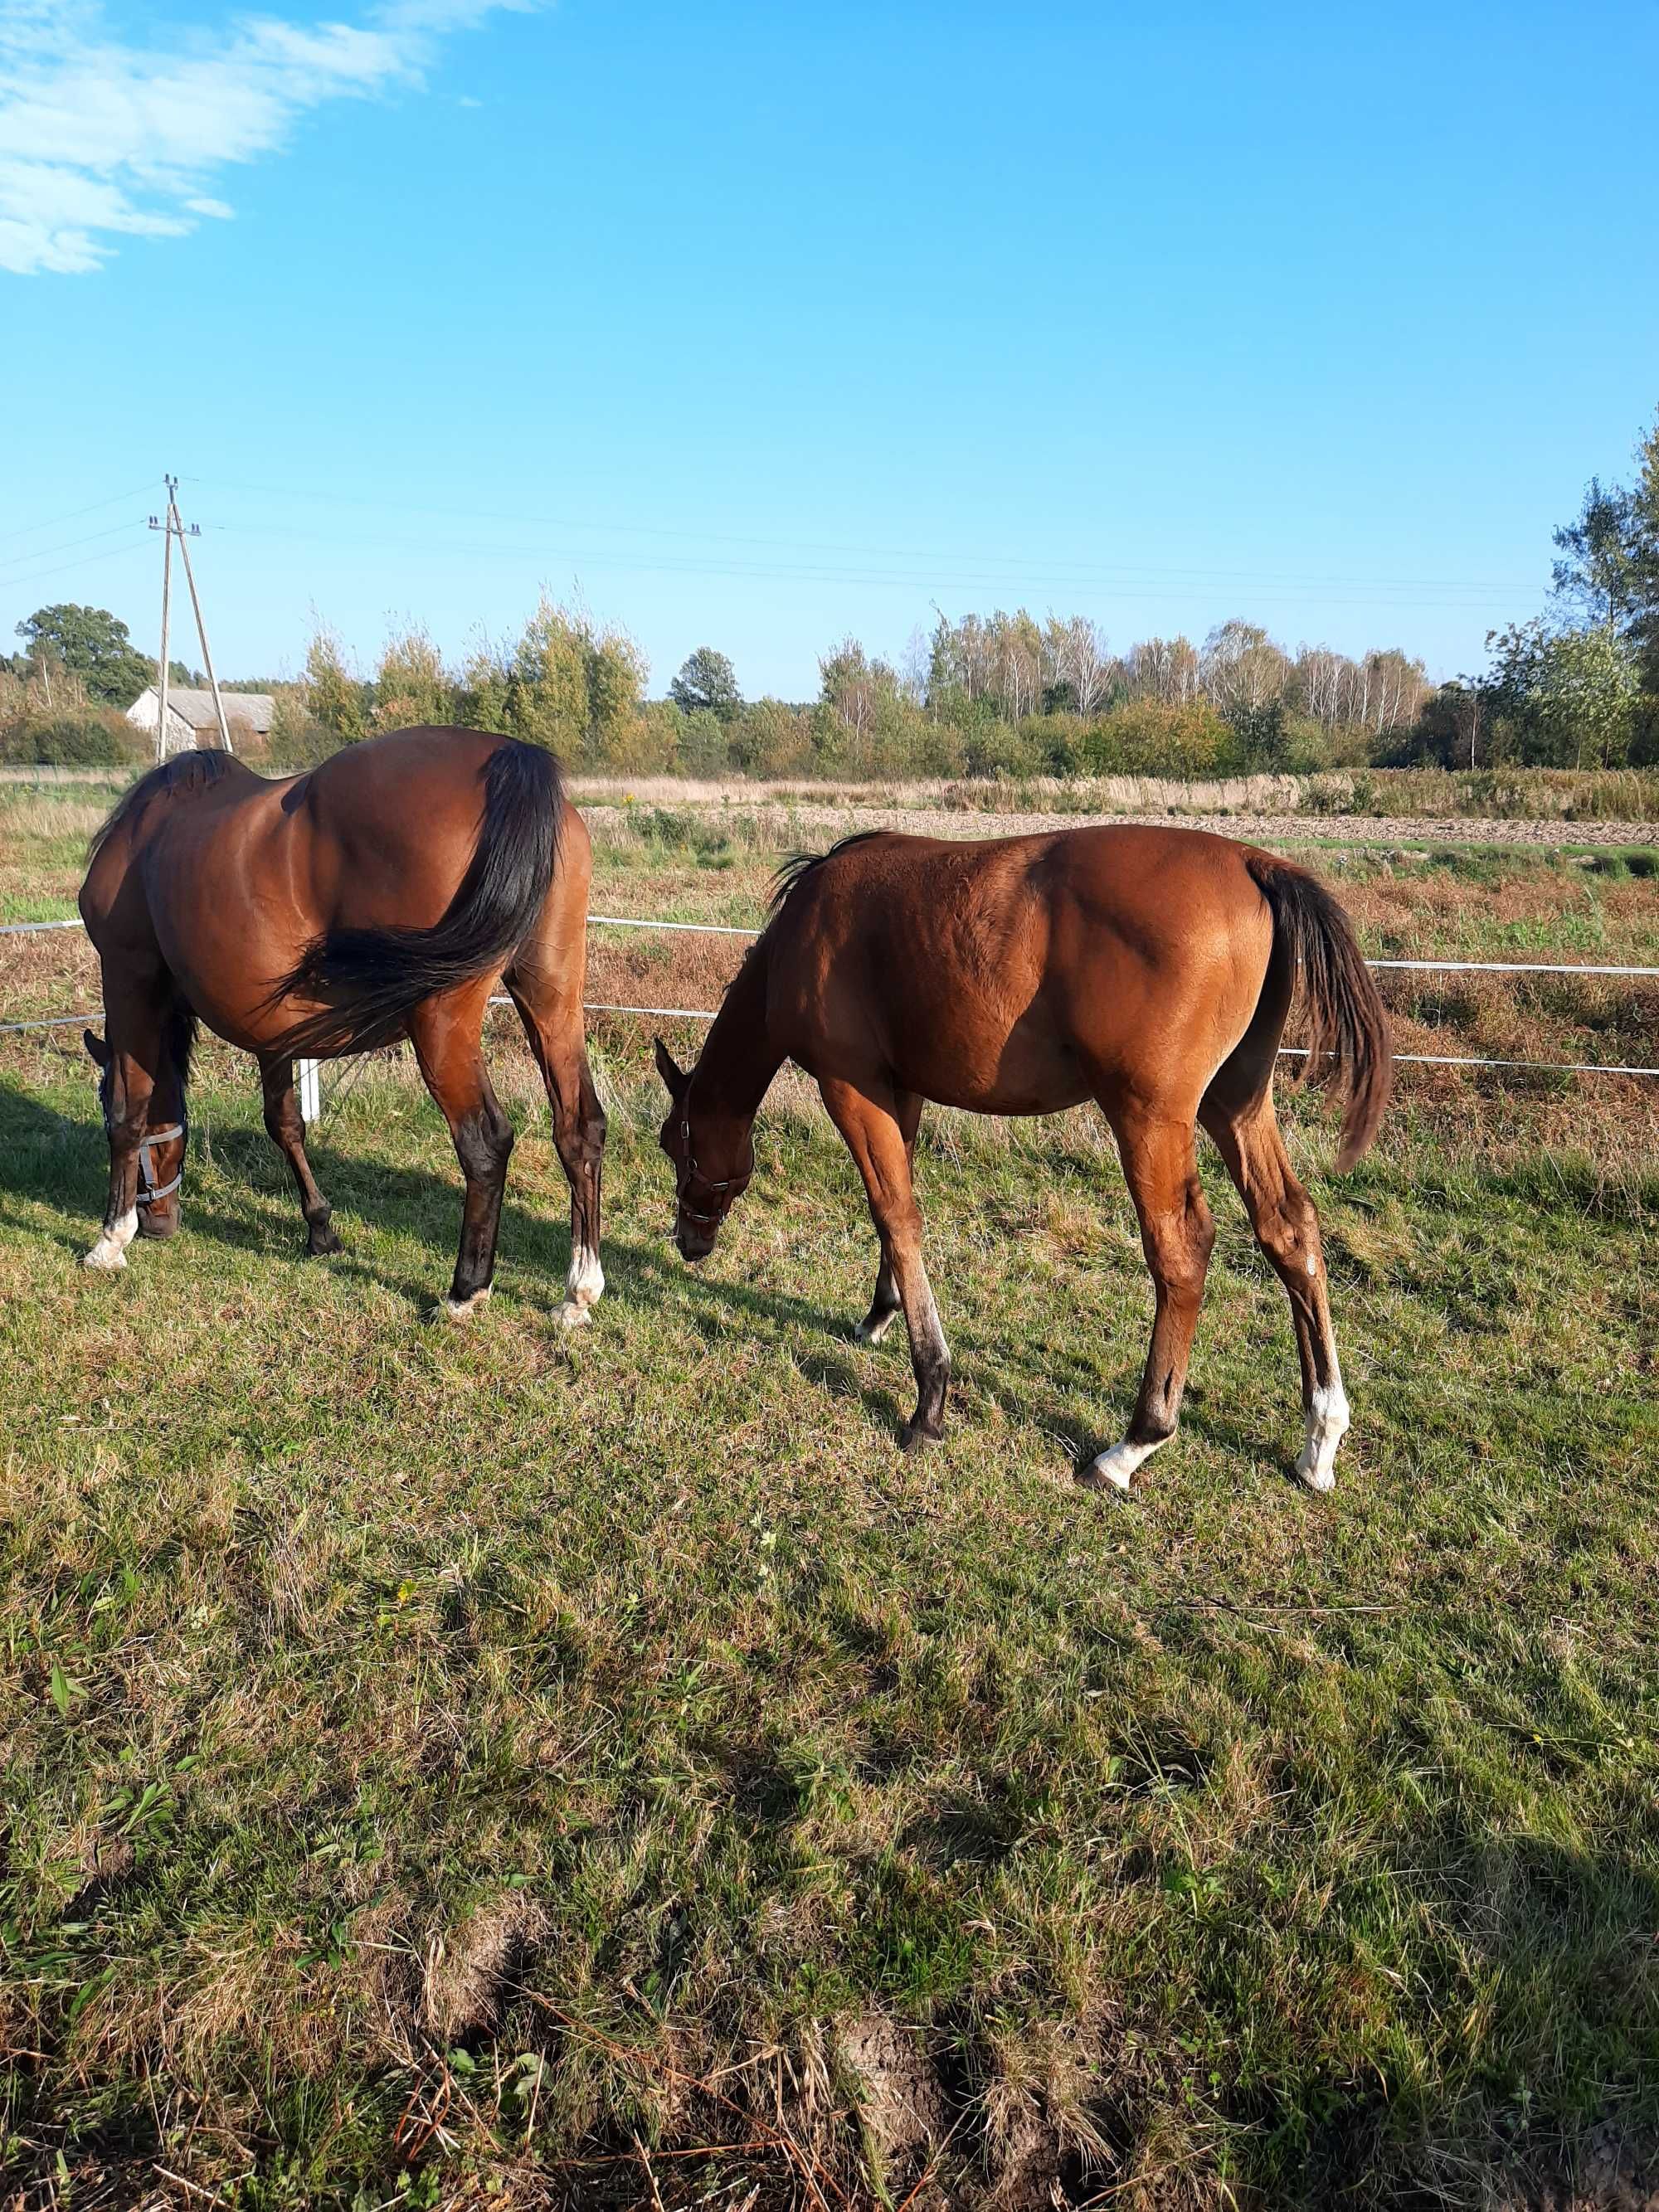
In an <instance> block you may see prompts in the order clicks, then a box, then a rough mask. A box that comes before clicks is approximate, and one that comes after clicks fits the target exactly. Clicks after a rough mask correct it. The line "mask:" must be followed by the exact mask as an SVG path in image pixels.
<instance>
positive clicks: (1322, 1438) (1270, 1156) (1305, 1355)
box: [1202, 1089, 1349, 1491]
mask: <svg viewBox="0 0 1659 2212" xmlns="http://www.w3.org/2000/svg"><path fill="white" fill-rule="evenodd" d="M1202 1112H1203V1121H1204V1126H1205V1127H1206V1129H1207V1130H1208V1131H1209V1133H1210V1134H1211V1136H1212V1137H1213V1138H1214V1139H1215V1141H1216V1145H1217V1146H1218V1149H1219V1151H1220V1153H1221V1157H1222V1158H1223V1159H1224V1160H1225V1162H1226V1164H1227V1171H1228V1173H1229V1174H1230V1175H1231V1176H1232V1179H1233V1181H1234V1182H1236V1183H1237V1186H1238V1190H1239V1194H1240V1196H1241V1197H1242V1198H1243V1200H1244V1205H1245V1209H1246V1211H1247V1212H1248V1213H1249V1217H1250V1226H1251V1228H1252V1229H1253V1230H1254V1231H1255V1239H1256V1242H1257V1243H1258V1244H1260V1246H1261V1249H1262V1251H1263V1252H1264V1253H1265V1254H1266V1255H1267V1260H1268V1261H1269V1263H1270V1265H1271V1266H1272V1267H1273V1272H1274V1273H1276V1274H1277V1275H1278V1277H1279V1281H1280V1282H1281V1283H1283V1285H1285V1295H1286V1297H1288V1298H1289V1299H1290V1302H1291V1320H1292V1322H1293V1323H1294V1325H1295V1328H1296V1348H1297V1358H1298V1359H1299V1361H1300V1363H1301V1368H1302V1407H1303V1413H1304V1419H1305V1421H1306V1434H1305V1437H1304V1442H1303V1446H1302V1451H1301V1455H1300V1456H1299V1457H1298V1458H1297V1463H1296V1471H1297V1474H1299V1475H1300V1476H1301V1478H1302V1480H1303V1481H1304V1482H1305V1483H1306V1484H1307V1486H1308V1487H1309V1488H1310V1490H1319V1491H1325V1490H1329V1489H1331V1488H1332V1487H1333V1486H1334V1483H1335V1481H1336V1453H1337V1447H1338V1445H1339V1444H1340V1443H1341V1442H1342V1439H1343V1437H1344V1436H1345V1435H1346V1433H1347V1429H1348V1418H1349V1416H1348V1400H1347V1394H1346V1391H1345V1390H1344V1389H1343V1387H1342V1369H1341V1366H1340V1363H1339V1361H1338V1359H1337V1356H1336V1334H1335V1331H1334V1329H1333V1328H1332V1326H1331V1309H1330V1298H1329V1295H1328V1278H1327V1275H1326V1272H1325V1255H1324V1249H1323V1244H1322V1239H1321V1237H1320V1231H1319V1216H1318V1214H1317V1212H1316V1211H1315V1208H1314V1203H1313V1200H1311V1199H1310V1197H1309V1195H1308V1194H1307V1192H1306V1191H1305V1190H1304V1188H1303V1187H1302V1185H1301V1184H1300V1183H1299V1182H1297V1178H1296V1176H1295V1174H1294V1172H1293V1171H1292V1170H1291V1163H1290V1158H1289V1156H1288V1155H1287V1153H1286V1152H1285V1140H1284V1138H1283V1137H1282V1136H1281V1135H1280V1133H1279V1123H1278V1120H1277V1118H1276V1116H1275V1115H1274V1113H1273V1097H1272V1094H1271V1092H1270V1091H1266V1090H1265V1089H1264V1090H1263V1091H1261V1092H1259V1093H1258V1094H1257V1095H1256V1096H1255V1097H1252V1098H1250V1099H1249V1100H1248V1101H1246V1102H1245V1103H1243V1104H1242V1105H1239V1106H1233V1105H1231V1104H1230V1103H1229V1102H1228V1101H1226V1100H1225V1098H1222V1097H1216V1096H1214V1095H1212V1096H1211V1097H1206V1100H1205V1102H1204V1107H1203V1109H1202Z"/></svg>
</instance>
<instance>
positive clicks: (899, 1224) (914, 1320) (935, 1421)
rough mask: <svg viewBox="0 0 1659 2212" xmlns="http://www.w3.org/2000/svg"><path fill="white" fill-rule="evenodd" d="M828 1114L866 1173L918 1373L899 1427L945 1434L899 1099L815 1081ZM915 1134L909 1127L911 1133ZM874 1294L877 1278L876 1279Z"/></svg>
mask: <svg viewBox="0 0 1659 2212" xmlns="http://www.w3.org/2000/svg"><path fill="white" fill-rule="evenodd" d="M818 1087H819V1089H820V1091H822V1092H823V1103H824V1105H825V1106H826V1107H827V1108H828V1109H829V1118H830V1120H831V1121H833V1122H834V1123H835V1125H836V1127H837V1128H838V1129H839V1130H840V1131H841V1133H842V1136H843V1137H844V1138H845V1139H846V1140H847V1149H848V1152H851V1153H852V1155H853V1158H854V1162H855V1163H856V1164H857V1167H858V1170H859V1173H860V1175H861V1176H863V1178H864V1188H865V1190H866V1193H867V1194H868V1196H869V1200H870V1213H871V1218H872V1220H873V1221H874V1223H875V1225H876V1233H877V1235H878V1237H880V1238H881V1249H882V1253H883V1255H884V1271H885V1270H886V1269H888V1268H890V1270H891V1273H892V1279H893V1285H894V1288H895V1289H896V1291H897V1293H898V1301H899V1305H900V1307H901V1309H902V1312H903V1315H904V1325H905V1328H907V1329H908V1332H909V1337H910V1361H911V1364H912V1365H913V1366H914V1368H915V1373H916V1410H915V1413H913V1414H912V1415H911V1417H910V1419H908V1421H907V1422H906V1423H905V1424H904V1426H903V1427H902V1429H901V1430H900V1431H899V1441H900V1443H902V1445H903V1447H904V1449H905V1450H906V1451H910V1450H913V1449H915V1447H916V1446H917V1445H918V1444H923V1443H933V1442H935V1441H936V1440H937V1439H938V1438H939V1437H941V1436H943V1434H944V1433H945V1396H946V1394H947V1392H948V1391H949V1389H950V1386H951V1351H950V1346H948V1345H947V1344H946V1343H945V1331H944V1330H943V1329H942V1328H940V1327H939V1309H938V1307H937V1306H936V1305H935V1304H933V1291H932V1289H931V1288H930V1287H929V1285H928V1281H927V1269H926V1268H925V1267H923V1266H922V1264H921V1209H920V1207H919V1206H917V1204H916V1200H915V1190H914V1188H913V1187H912V1183H911V1178H910V1146H909V1145H908V1144H907V1143H906V1141H905V1136H904V1131H903V1128H902V1127H901V1124H900V1118H899V1117H900V1103H899V1100H898V1099H897V1098H896V1097H892V1096H891V1095H889V1096H888V1097H885V1098H883V1099H879V1100H878V1099H874V1098H870V1097H866V1095H865V1094H864V1092H862V1091H856V1090H854V1087H853V1086H852V1085H851V1084H848V1083H838V1082H824V1083H822V1084H820V1085H819V1086H818ZM913 1136H914V1132H913ZM877 1290H878V1296H879V1291H880V1285H879V1281H878V1285H877Z"/></svg>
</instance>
